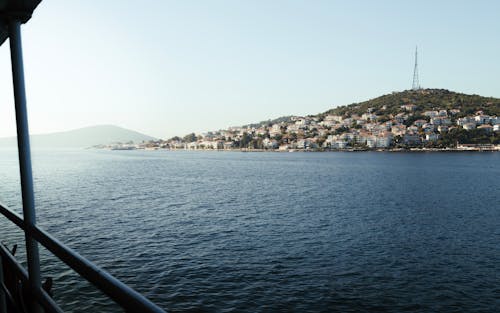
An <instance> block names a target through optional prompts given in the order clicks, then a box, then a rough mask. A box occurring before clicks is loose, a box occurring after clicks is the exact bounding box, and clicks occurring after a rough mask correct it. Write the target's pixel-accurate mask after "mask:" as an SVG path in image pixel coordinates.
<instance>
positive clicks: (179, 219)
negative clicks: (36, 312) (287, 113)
mask: <svg viewBox="0 0 500 313" xmlns="http://www.w3.org/2000/svg"><path fill="white" fill-rule="evenodd" d="M2 155H3V156H2V157H1V158H2V163H1V164H0V175H2V176H3V178H2V184H1V185H0V194H1V195H2V201H3V202H5V203H7V204H9V205H10V206H12V207H15V208H19V207H20V200H19V192H18V186H17V184H18V180H17V175H18V173H17V167H16V166H17V165H16V164H17V163H16V162H15V152H13V151H10V152H9V151H2ZM34 175H35V184H36V199H37V206H38V221H39V224H40V225H41V226H43V227H44V228H45V229H47V230H49V231H50V232H51V233H53V234H54V235H55V236H56V237H57V238H59V239H61V240H63V241H64V242H66V243H67V244H68V245H69V246H70V247H72V248H74V249H76V250H77V251H79V252H80V253H81V254H83V255H84V256H86V257H88V258H89V259H91V260H92V261H94V262H95V263H97V264H98V265H100V266H102V267H104V268H105V269H106V270H108V271H109V272H111V273H112V274H114V275H115V276H117V277H118V278H120V279H122V280H123V281H125V282H126V283H127V284H129V285H130V286H132V287H134V288H136V289H137V290H139V291H140V292H142V293H144V294H145V295H146V296H147V297H149V298H150V299H152V300H153V301H155V302H156V303H157V304H159V305H160V306H161V307H163V308H165V309H168V310H169V311H171V312H199V311H200V312H438V311H439V312H499V311H500V153H376V152H373V153H369V152H367V153H236V152H169V151H142V152H141V151H52V152H50V151H39V152H35V153H34ZM0 227H2V228H0V229H1V230H3V231H2V232H1V233H0V236H1V238H0V239H1V240H2V241H4V242H7V243H9V244H13V243H16V242H17V243H22V237H21V236H20V233H19V232H16V231H14V230H13V229H14V228H12V227H10V226H8V225H7V223H6V222H5V221H4V219H1V222H0ZM20 256H22V255H20ZM42 258H43V268H44V276H47V275H50V276H52V277H54V279H55V298H56V300H57V301H58V302H59V303H60V304H61V305H62V306H63V307H64V308H65V309H67V310H68V311H70V312H91V311H94V312H114V311H116V309H117V308H116V307H115V306H113V305H112V304H111V303H110V301H108V300H106V299H105V298H104V297H101V296H100V295H99V294H98V293H97V292H96V290H95V288H93V287H91V286H89V285H88V284H84V283H81V282H80V281H79V280H77V275H76V274H74V273H73V272H72V271H70V270H69V269H68V268H67V267H65V266H64V265H62V264H61V263H60V262H58V261H56V260H55V259H54V258H53V257H51V256H50V254H49V253H47V252H46V251H44V250H43V251H42Z"/></svg>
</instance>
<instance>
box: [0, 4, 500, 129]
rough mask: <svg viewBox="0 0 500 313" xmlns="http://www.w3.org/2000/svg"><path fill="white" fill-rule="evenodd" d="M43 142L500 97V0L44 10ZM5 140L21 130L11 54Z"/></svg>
mask: <svg viewBox="0 0 500 313" xmlns="http://www.w3.org/2000/svg"><path fill="white" fill-rule="evenodd" d="M23 43H24V53H25V71H26V78H27V80H26V85H27V96H28V106H29V118H30V129H31V131H32V133H47V132H54V131H61V130H69V129H74V128H78V127H83V126H90V125H95V124H115V125H119V126H122V127H126V128H131V129H134V130H137V131H141V132H144V133H146V134H149V135H153V136H156V137H161V138H167V137H171V136H173V135H184V134H186V133H188V132H191V131H195V132H199V131H204V130H216V129H221V128H226V127H228V126H232V125H241V124H246V123H251V122H257V121H261V120H266V119H269V118H275V117H279V116H283V115H305V114H315V113H319V112H322V111H325V110H327V109H330V108H332V107H334V106H337V105H343V104H349V103H352V102H357V101H363V100H367V99H370V98H373V97H377V96H379V95H382V94H385V93H389V92H392V91H400V90H405V89H409V88H410V87H411V83H412V75H413V73H412V72H413V62H414V60H413V54H414V49H415V45H418V46H419V66H420V82H421V85H422V86H423V87H426V88H427V87H428V88H446V89H450V90H454V91H460V92H465V93H475V94H480V95H484V96H495V97H500V83H499V82H500V78H499V76H498V73H500V56H499V55H500V54H499V53H500V1H496V0H492V1H481V0H479V1H459V0H454V1H401V0H397V1H382V0H379V1H369V0H366V1H347V0H346V1H334V0H331V1H330V0H325V1H319V0H318V1H315V0H303V1H294V0H283V1H279V0H252V1H242V0H225V1H223V0H198V1H194V0H177V1H167V0H162V1H160V0H145V1H117V0H116V1H111V0H106V1H63V0H44V1H42V3H41V4H40V6H39V7H38V9H37V10H36V11H35V14H34V16H33V18H32V20H31V21H30V22H29V23H28V24H26V25H24V26H23ZM0 69H1V70H0V137H3V136H11V135H14V134H15V127H14V112H13V98H12V83H11V74H10V56H9V49H8V44H7V43H6V44H4V45H2V46H1V47H0Z"/></svg>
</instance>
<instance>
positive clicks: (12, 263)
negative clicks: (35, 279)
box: [0, 244, 64, 313]
mask: <svg viewBox="0 0 500 313" xmlns="http://www.w3.org/2000/svg"><path fill="white" fill-rule="evenodd" d="M0 257H1V258H2V260H5V261H7V262H6V264H8V266H9V268H13V269H14V270H15V271H16V273H17V274H19V278H20V279H21V281H22V282H23V283H27V282H28V272H27V271H26V269H24V267H22V266H21V264H19V263H18V262H17V260H16V259H15V258H14V256H13V255H12V254H11V253H10V252H9V251H8V250H7V248H6V247H5V246H4V245H3V244H0ZM35 296H36V298H37V300H38V301H39V302H40V304H41V305H42V307H43V308H44V309H45V310H46V311H47V312H50V313H64V311H63V310H61V308H60V307H59V305H57V303H56V302H55V301H54V300H53V299H52V298H51V297H50V296H49V295H48V294H47V292H46V291H45V290H43V289H41V290H38V291H37V292H36V293H35Z"/></svg>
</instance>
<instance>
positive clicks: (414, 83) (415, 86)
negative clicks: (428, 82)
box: [411, 47, 420, 90]
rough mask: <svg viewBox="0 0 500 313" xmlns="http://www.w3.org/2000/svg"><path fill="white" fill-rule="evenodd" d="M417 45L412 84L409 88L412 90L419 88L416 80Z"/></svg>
mask: <svg viewBox="0 0 500 313" xmlns="http://www.w3.org/2000/svg"><path fill="white" fill-rule="evenodd" d="M417 49H418V47H415V68H414V69H413V84H412V87H411V89H412V90H419V89H420V83H419V81H418V50H417Z"/></svg>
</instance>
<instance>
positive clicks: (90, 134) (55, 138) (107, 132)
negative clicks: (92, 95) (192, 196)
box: [0, 125, 156, 148]
mask: <svg viewBox="0 0 500 313" xmlns="http://www.w3.org/2000/svg"><path fill="white" fill-rule="evenodd" d="M155 139H156V138H154V137H151V136H148V135H145V134H141V133H139V132H136V131H133V130H130V129H125V128H122V127H118V126H114V125H97V126H90V127H84V128H79V129H74V130H70V131H65V132H57V133H51V134H42V135H32V136H31V145H32V146H33V148H37V147H39V148H87V147H91V146H95V145H99V144H110V143H114V142H129V141H133V142H134V143H139V142H142V141H148V140H155ZM15 145H16V138H15V137H9V138H0V146H15Z"/></svg>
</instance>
